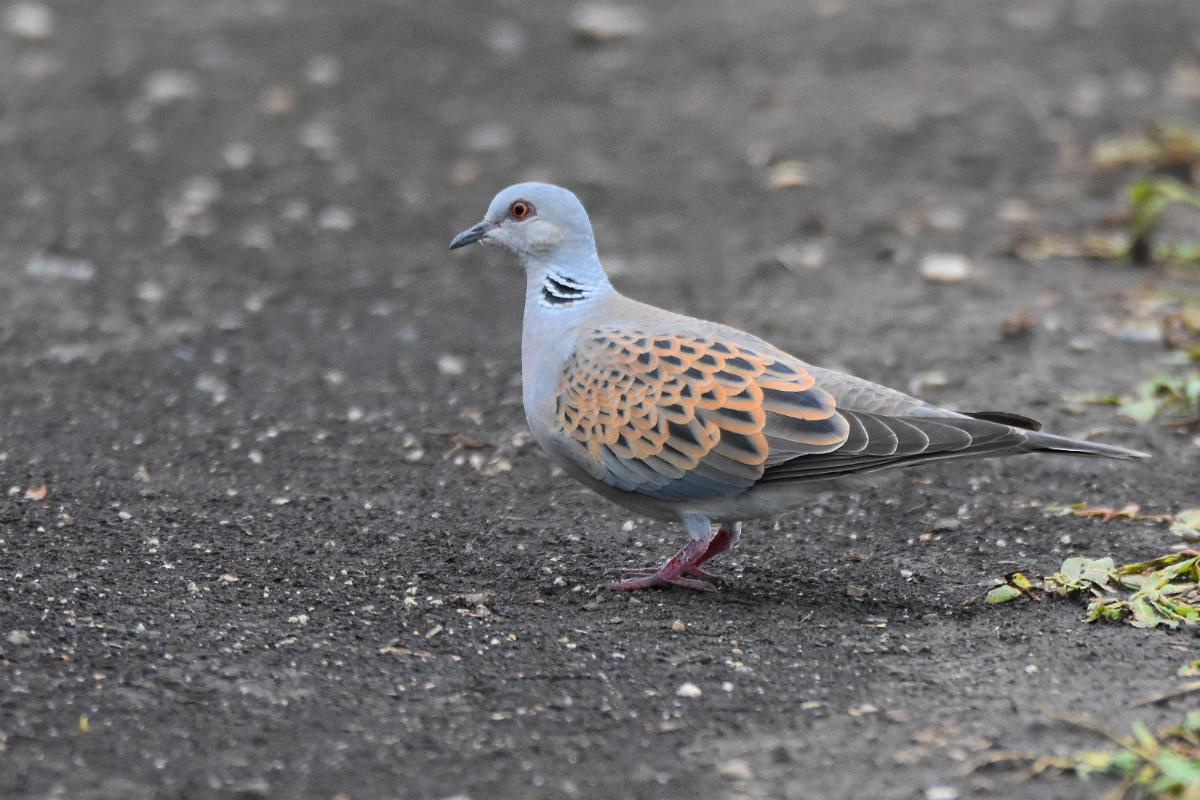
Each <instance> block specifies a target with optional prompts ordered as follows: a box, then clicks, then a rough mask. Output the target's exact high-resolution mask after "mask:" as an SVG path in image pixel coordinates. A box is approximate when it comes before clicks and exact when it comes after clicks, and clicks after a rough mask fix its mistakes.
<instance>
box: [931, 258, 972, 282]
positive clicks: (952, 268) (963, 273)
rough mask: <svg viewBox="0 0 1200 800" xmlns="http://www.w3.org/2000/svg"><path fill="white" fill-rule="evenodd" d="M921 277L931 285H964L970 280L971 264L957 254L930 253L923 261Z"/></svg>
mask: <svg viewBox="0 0 1200 800" xmlns="http://www.w3.org/2000/svg"><path fill="white" fill-rule="evenodd" d="M920 269H921V277H922V278H924V279H925V280H927V281H929V282H931V283H962V282H964V281H967V280H970V279H971V278H972V277H973V275H972V269H971V262H970V261H968V260H967V258H966V256H962V255H958V254H956V253H930V254H929V255H927V256H925V257H924V258H922V259H921V267H920Z"/></svg>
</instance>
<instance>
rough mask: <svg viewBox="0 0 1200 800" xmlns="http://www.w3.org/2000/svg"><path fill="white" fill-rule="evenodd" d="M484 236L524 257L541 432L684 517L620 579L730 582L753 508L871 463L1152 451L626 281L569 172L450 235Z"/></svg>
mask: <svg viewBox="0 0 1200 800" xmlns="http://www.w3.org/2000/svg"><path fill="white" fill-rule="evenodd" d="M475 242H480V243H483V244H490V245H498V246H500V247H502V248H504V249H506V250H508V251H509V252H510V253H512V254H513V255H515V256H516V258H517V260H518V261H519V262H520V265H521V267H522V268H523V269H524V271H525V309H524V320H523V330H522V335H521V379H522V400H523V403H524V407H525V417H526V420H527V422H528V424H529V428H530V431H531V432H532V434H533V438H534V439H535V440H536V441H537V443H538V444H539V445H540V446H541V447H542V448H543V449H545V450H546V452H548V453H549V454H550V455H551V456H552V457H553V458H554V460H556V461H557V462H558V463H559V464H560V465H561V466H562V467H563V469H564V470H565V471H566V472H567V473H568V474H569V475H571V476H573V477H574V478H576V479H578V480H579V481H580V482H582V483H583V484H584V485H586V486H588V487H589V488H591V489H593V490H595V491H596V492H597V493H598V494H600V495H602V496H603V497H606V498H608V499H609V500H612V501H615V502H616V503H618V504H620V505H622V506H624V507H626V508H628V509H630V510H632V511H634V512H636V513H638V514H641V515H645V516H649V517H654V518H660V519H667V520H678V521H679V522H680V523H681V524H682V525H683V528H684V530H685V531H686V533H687V536H688V540H687V543H686V544H685V545H684V546H683V547H682V548H681V549H680V550H679V551H678V552H677V553H675V555H673V556H671V558H670V559H668V560H667V561H666V562H665V563H664V564H662V565H661V566H658V567H650V568H646V569H639V570H625V571H624V575H623V576H622V577H624V578H625V579H624V580H619V581H617V582H615V583H612V584H610V587H611V588H613V589H645V588H650V587H668V586H680V587H686V588H690V589H712V588H715V585H716V584H717V583H718V582H719V581H720V579H719V578H718V576H717V575H715V574H713V573H711V572H709V571H708V570H707V569H705V563H706V562H707V561H709V559H711V558H713V557H714V556H717V555H719V554H720V553H723V552H725V551H727V550H729V549H730V548H731V547H733V546H734V545H735V544H737V541H738V539H739V537H740V536H741V534H742V529H743V523H744V522H745V521H746V520H751V519H755V518H760V517H770V516H775V515H778V514H781V513H783V512H786V511H789V510H793V509H797V508H801V507H803V505H804V504H805V502H806V500H807V499H809V498H811V496H812V494H813V493H814V491H824V490H828V489H829V488H830V487H831V486H833V487H837V486H838V485H839V484H842V483H845V482H846V481H848V480H858V479H859V476H862V475H869V474H871V473H876V472H880V471H883V470H890V469H897V468H900V467H910V466H916V465H918V464H924V463H927V462H933V461H946V460H951V459H966V458H983V457H992V456H1007V455H1020V454H1026V453H1062V454H1066V455H1074V456H1100V457H1107V458H1117V459H1134V458H1145V457H1147V455H1146V454H1145V453H1140V452H1137V451H1135V450H1130V449H1127V448H1124V447H1118V446H1114V445H1107V444H1098V443H1095V442H1088V441H1082V440H1079V439H1071V438H1068V437H1065V436H1056V435H1053V434H1050V433H1043V432H1041V431H1040V425H1039V424H1038V423H1037V422H1035V421H1034V420H1032V419H1029V418H1028V417H1024V416H1021V415H1019V414H1011V413H1005V412H995V411H982V412H975V413H965V412H957V411H952V410H949V409H946V408H941V407H938V406H935V405H931V404H929V403H926V402H924V401H922V400H920V399H918V398H915V397H911V396H909V395H907V394H904V393H903V392H899V391H896V390H894V389H889V388H887V387H885V386H881V385H879V384H876V383H872V382H870V381H867V380H864V379H862V378H857V377H854V376H852V375H849V374H845V373H842V372H836V371H833V370H829V369H822V368H821V367H818V366H815V365H813V364H809V363H806V362H805V361H802V360H801V359H799V358H797V357H795V356H793V355H791V354H789V353H787V352H785V351H784V350H781V349H780V348H778V347H775V346H774V345H772V344H769V343H768V342H766V341H764V340H762V339H760V338H758V337H757V336H754V335H752V334H750V333H746V332H744V331H741V330H737V329H736V328H731V327H728V326H726V325H721V324H718V323H716V322H708V321H705V320H702V319H695V318H692V317H688V316H685V315H683V314H676V313H673V312H671V311H667V310H664V309H661V308H656V307H655V306H652V305H647V304H645V303H641V302H638V301H637V300H633V299H630V298H628V297H625V296H624V295H622V294H620V293H619V292H618V291H617V290H616V289H614V288H613V286H612V284H611V283H610V282H609V280H608V277H607V276H606V275H605V272H604V268H603V267H602V266H601V264H600V259H599V257H598V256H597V253H596V243H595V239H594V237H593V234H592V225H591V222H590V221H589V219H588V215H587V212H586V211H585V210H584V207H583V205H582V204H581V203H580V201H579V200H578V198H576V197H575V195H574V194H572V193H571V192H570V191H568V190H567V189H564V188H561V187H559V186H553V185H550V184H545V183H519V184H516V185H514V186H510V187H508V188H507V189H504V190H502V191H501V192H500V193H499V194H497V195H496V196H495V198H494V199H493V200H492V202H491V205H489V206H488V209H487V213H486V214H485V215H484V218H483V220H482V221H481V222H480V223H478V224H477V225H475V226H473V227H471V228H468V229H467V230H465V231H463V232H462V233H460V234H458V235H457V236H455V237H454V239H453V240H452V241H451V242H450V248H451V249H455V248H459V247H464V246H466V245H468V244H472V243H475ZM714 523H716V525H715V526H714Z"/></svg>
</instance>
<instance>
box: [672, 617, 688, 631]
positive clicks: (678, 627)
mask: <svg viewBox="0 0 1200 800" xmlns="http://www.w3.org/2000/svg"><path fill="white" fill-rule="evenodd" d="M686 628H687V626H686V625H684V624H683V620H681V619H677V620H675V621H674V622H672V623H671V630H673V631H675V633H683V632H684V630H685V629H686Z"/></svg>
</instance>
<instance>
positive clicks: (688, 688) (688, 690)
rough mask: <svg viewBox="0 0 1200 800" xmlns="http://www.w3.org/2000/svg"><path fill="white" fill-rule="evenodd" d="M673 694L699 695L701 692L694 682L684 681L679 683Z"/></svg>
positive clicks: (683, 695) (681, 695)
mask: <svg viewBox="0 0 1200 800" xmlns="http://www.w3.org/2000/svg"><path fill="white" fill-rule="evenodd" d="M675 694H676V696H678V697H699V696H700V695H701V694H703V692H701V691H700V687H699V686H697V685H696V684H694V683H684V684H680V686H679V688H678V689H676V690H675Z"/></svg>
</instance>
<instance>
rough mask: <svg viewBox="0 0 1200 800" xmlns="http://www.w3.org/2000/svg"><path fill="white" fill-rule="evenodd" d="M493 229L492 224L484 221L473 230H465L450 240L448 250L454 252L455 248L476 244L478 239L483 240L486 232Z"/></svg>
mask: <svg viewBox="0 0 1200 800" xmlns="http://www.w3.org/2000/svg"><path fill="white" fill-rule="evenodd" d="M494 227H496V226H495V225H494V224H492V223H491V222H488V221H487V220H484V221H483V222H481V223H479V224H478V225H476V226H475V227H473V228H467V229H466V230H465V231H463V232H462V233H460V234H459V235H458V236H455V237H454V238H453V239H451V240H450V249H451V250H454V249H455V248H457V247H465V246H466V245H469V244H472V243H473V242H478V241H479V240H480V239H483V238H485V237H486V236H487V235H488V231H490V230H491V229H492V228H494Z"/></svg>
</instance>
